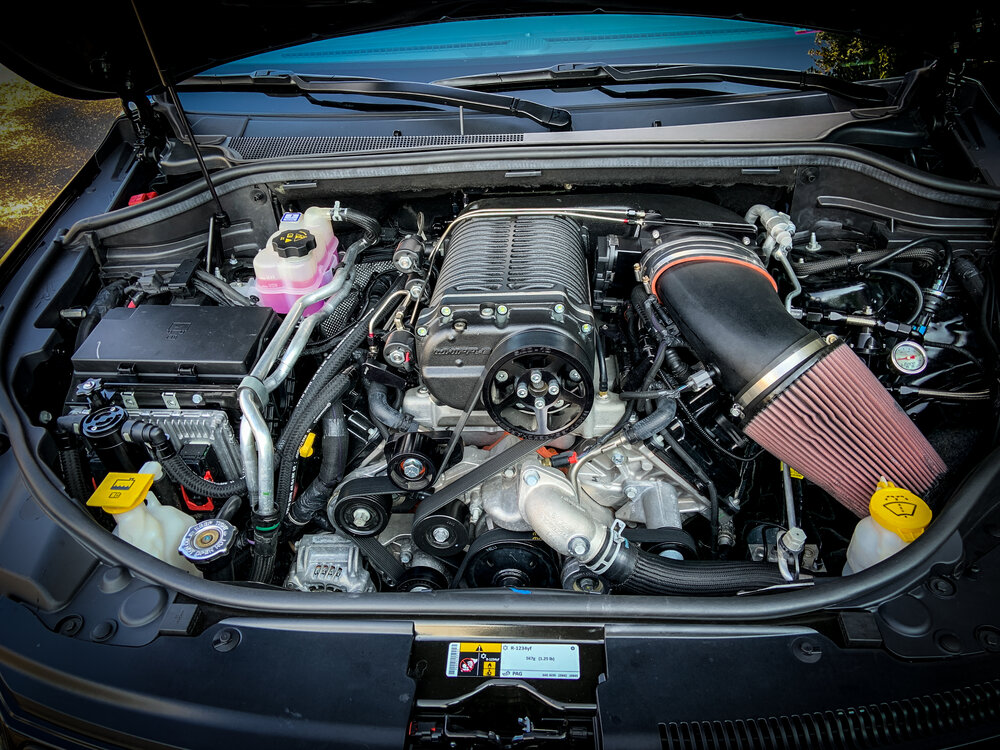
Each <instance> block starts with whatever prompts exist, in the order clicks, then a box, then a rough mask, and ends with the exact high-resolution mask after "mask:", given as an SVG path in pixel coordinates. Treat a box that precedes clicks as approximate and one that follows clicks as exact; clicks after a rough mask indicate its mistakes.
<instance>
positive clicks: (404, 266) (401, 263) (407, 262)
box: [396, 255, 413, 271]
mask: <svg viewBox="0 0 1000 750" xmlns="http://www.w3.org/2000/svg"><path fill="white" fill-rule="evenodd" d="M396 266H397V267H398V268H400V269H401V270H403V271H409V270H410V269H411V268H413V259H412V258H411V257H410V256H409V255H401V256H400V257H399V258H397V259H396Z"/></svg>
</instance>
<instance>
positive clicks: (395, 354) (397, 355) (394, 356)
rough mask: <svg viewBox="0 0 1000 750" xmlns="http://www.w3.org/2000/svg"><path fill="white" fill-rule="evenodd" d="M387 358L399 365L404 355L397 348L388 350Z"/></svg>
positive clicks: (402, 361)
mask: <svg viewBox="0 0 1000 750" xmlns="http://www.w3.org/2000/svg"><path fill="white" fill-rule="evenodd" d="M387 359H388V360H389V361H390V362H392V363H393V364H394V365H401V364H403V363H404V362H405V361H406V355H405V354H404V353H403V352H402V351H401V350H399V349H395V350H393V351H391V352H389V356H388V357H387Z"/></svg>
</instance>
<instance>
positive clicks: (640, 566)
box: [602, 546, 785, 596]
mask: <svg viewBox="0 0 1000 750" xmlns="http://www.w3.org/2000/svg"><path fill="white" fill-rule="evenodd" d="M602 575H603V576H604V578H605V579H606V580H607V581H609V582H610V583H611V585H612V586H613V587H614V588H615V589H618V590H620V591H625V592H628V593H632V594H697V595H699V596H726V595H731V594H738V593H739V592H741V591H755V590H757V589H763V588H767V587H768V586H775V585H778V584H782V583H785V579H784V578H782V577H781V573H780V572H779V570H778V566H777V565H769V564H767V563H754V562H737V561H728V560H725V561H715V560H672V559H669V558H666V557H660V556H659V555H654V554H652V553H650V552H646V551H644V550H641V549H639V548H638V547H633V546H629V547H624V546H623V547H621V548H620V549H619V551H618V554H617V555H616V557H615V560H614V562H613V563H612V565H611V567H610V568H608V570H606V571H605V572H604V573H603V574H602Z"/></svg>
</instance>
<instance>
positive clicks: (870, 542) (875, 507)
mask: <svg viewBox="0 0 1000 750" xmlns="http://www.w3.org/2000/svg"><path fill="white" fill-rule="evenodd" d="M877 487H878V489H876V490H875V494H873V495H872V499H871V501H870V502H869V503H868V512H869V513H870V514H871V515H869V516H867V517H866V518H862V519H861V520H860V521H858V525H857V526H856V527H855V528H854V536H852V537H851V543H850V545H848V547H847V565H845V566H844V575H848V574H850V573H860V572H861V571H862V570H864V569H865V568H870V567H871V566H872V565H875V564H876V563H879V562H882V561H883V560H885V559H886V558H887V557H889V556H891V555H894V554H895V553H897V552H899V550H901V549H903V548H904V547H905V546H906V545H908V544H909V543H910V542H912V541H913V540H914V539H916V538H917V537H918V536H920V535H921V534H923V533H924V529H926V528H927V527H928V526H929V525H930V522H931V515H932V514H931V509H930V507H929V506H928V505H927V503H925V502H924V501H923V500H922V499H921V498H919V497H917V496H916V495H915V494H913V493H912V492H910V491H909V490H906V489H903V488H902V487H897V486H896V485H894V484H893V483H892V482H889V481H887V480H885V479H883V480H882V481H881V482H879V483H878V485H877Z"/></svg>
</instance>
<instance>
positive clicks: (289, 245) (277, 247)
mask: <svg viewBox="0 0 1000 750" xmlns="http://www.w3.org/2000/svg"><path fill="white" fill-rule="evenodd" d="M271 246H272V247H273V248H274V252H276V253H277V254H278V255H280V256H281V257H282V258H304V257H305V256H307V255H309V253H310V251H312V250H313V249H314V248H315V247H316V238H315V237H314V236H313V233H312V232H310V231H309V230H308V229H287V230H285V231H284V232H282V233H281V234H279V235H278V236H277V237H275V238H274V239H273V240H271Z"/></svg>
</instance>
